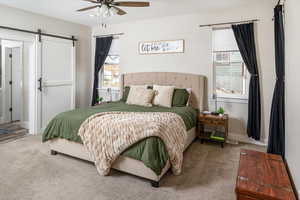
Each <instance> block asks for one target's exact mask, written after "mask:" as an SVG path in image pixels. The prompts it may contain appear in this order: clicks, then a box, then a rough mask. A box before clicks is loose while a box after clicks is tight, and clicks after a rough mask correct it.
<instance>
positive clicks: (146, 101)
mask: <svg viewBox="0 0 300 200" xmlns="http://www.w3.org/2000/svg"><path fill="white" fill-rule="evenodd" d="M154 95H155V91H154V90H151V89H146V88H143V87H132V88H130V90H129V94H128V98H127V101H126V103H127V104H133V105H140V106H147V107H151V106H152V100H153V97H154Z"/></svg>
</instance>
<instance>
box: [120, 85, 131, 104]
mask: <svg viewBox="0 0 300 200" xmlns="http://www.w3.org/2000/svg"><path fill="white" fill-rule="evenodd" d="M129 90H130V87H129V86H126V87H125V88H124V91H123V96H122V99H121V101H124V102H126V101H127V98H128V94H129Z"/></svg>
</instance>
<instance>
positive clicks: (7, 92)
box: [1, 40, 24, 123]
mask: <svg viewBox="0 0 300 200" xmlns="http://www.w3.org/2000/svg"><path fill="white" fill-rule="evenodd" d="M1 44H2V52H3V54H2V59H3V61H4V62H3V66H4V67H3V72H4V73H3V80H4V84H3V88H4V90H3V91H4V93H3V95H4V98H3V107H4V122H6V123H9V122H10V123H12V122H22V121H23V116H22V115H23V89H24V88H23V76H24V73H23V62H22V61H23V59H22V57H23V43H22V42H15V41H9V40H2V41H1Z"/></svg>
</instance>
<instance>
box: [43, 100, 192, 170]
mask: <svg viewBox="0 0 300 200" xmlns="http://www.w3.org/2000/svg"><path fill="white" fill-rule="evenodd" d="M110 111H123V112H173V113H176V114H178V115H179V116H180V117H181V118H182V119H183V121H184V123H185V126H186V129H187V130H190V129H191V128H193V127H195V126H196V116H197V111H196V110H195V109H193V108H192V107H173V108H164V107H159V106H153V107H143V106H135V105H128V104H126V103H124V102H122V101H119V102H113V103H107V104H103V105H99V106H94V107H90V108H85V109H76V110H72V111H68V112H64V113H61V114H59V115H57V116H56V117H55V118H54V119H53V120H52V121H50V123H49V124H48V126H47V128H46V129H45V131H44V134H43V142H46V141H48V140H51V139H54V138H63V139H67V140H71V141H74V142H78V143H82V141H81V138H80V136H79V135H78V130H79V128H80V125H81V124H82V123H83V122H84V121H85V120H86V119H87V118H88V117H90V116H92V115H94V114H96V113H100V112H110ZM122 155H124V156H127V157H130V158H133V159H136V160H140V161H142V162H143V163H144V164H145V165H146V166H147V167H149V168H150V169H152V170H153V171H154V172H155V173H156V174H157V175H160V174H161V171H162V169H163V168H164V166H165V164H166V162H167V160H168V153H167V151H166V149H165V146H164V143H163V141H162V140H161V139H160V138H157V137H151V138H146V139H144V140H142V141H140V142H138V143H136V144H135V145H133V146H131V147H130V148H128V149H127V150H126V151H124V152H123V153H122Z"/></svg>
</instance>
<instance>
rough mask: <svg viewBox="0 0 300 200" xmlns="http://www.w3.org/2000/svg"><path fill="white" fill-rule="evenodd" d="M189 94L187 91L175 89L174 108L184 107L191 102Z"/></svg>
mask: <svg viewBox="0 0 300 200" xmlns="http://www.w3.org/2000/svg"><path fill="white" fill-rule="evenodd" d="M189 96H190V94H189V92H188V91H187V90H186V89H175V90H174V94H173V99H172V106H173V107H184V106H186V104H187V102H188V100H189Z"/></svg>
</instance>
